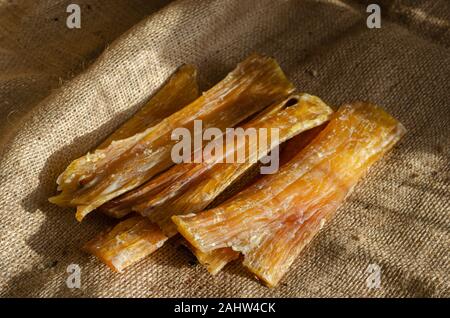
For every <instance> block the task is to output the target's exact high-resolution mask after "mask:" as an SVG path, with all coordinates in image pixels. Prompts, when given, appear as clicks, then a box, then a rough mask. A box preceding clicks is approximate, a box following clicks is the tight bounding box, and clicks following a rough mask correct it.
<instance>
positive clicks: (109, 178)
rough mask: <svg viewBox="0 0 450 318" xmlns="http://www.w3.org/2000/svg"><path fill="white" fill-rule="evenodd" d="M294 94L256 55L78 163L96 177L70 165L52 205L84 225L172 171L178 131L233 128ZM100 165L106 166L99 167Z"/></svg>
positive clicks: (270, 64) (265, 59)
mask: <svg viewBox="0 0 450 318" xmlns="http://www.w3.org/2000/svg"><path fill="white" fill-rule="evenodd" d="M292 91H293V85H292V84H291V83H290V82H289V81H288V80H287V79H286V77H285V75H284V74H283V72H282V70H281V69H280V67H279V66H278V64H277V63H276V62H275V60H274V59H272V58H269V57H264V56H259V55H256V54H255V55H252V56H250V57H249V58H247V59H246V60H245V61H243V62H242V63H240V64H239V65H238V66H237V68H236V69H235V70H234V71H232V72H231V73H230V74H228V76H227V77H226V78H225V79H224V80H222V81H221V82H220V83H218V84H217V85H216V86H214V87H213V88H211V89H210V90H209V91H207V92H205V93H203V95H202V96H201V97H199V98H198V99H196V100H195V101H194V102H192V103H191V104H189V105H188V106H186V107H184V108H183V109H181V110H180V111H178V112H176V113H175V114H173V115H171V116H169V117H167V118H165V119H164V120H162V121H161V122H160V123H159V124H157V125H155V126H153V127H151V128H148V129H147V130H145V131H144V132H142V133H138V134H137V135H134V136H132V137H129V138H127V139H124V140H120V141H117V142H113V143H111V145H110V146H108V147H107V148H105V149H102V150H97V151H96V152H95V153H94V154H92V155H91V154H88V155H86V156H84V157H82V158H80V159H77V160H76V161H84V162H86V165H87V166H88V168H86V169H82V170H83V172H84V171H86V170H88V171H90V172H92V173H90V174H89V176H87V177H86V176H84V175H80V174H79V172H78V171H73V170H72V167H73V165H71V166H69V170H72V171H70V173H67V172H64V173H63V175H62V177H60V178H58V184H59V187H60V189H61V190H62V193H61V194H60V195H58V196H56V197H53V198H51V199H50V201H51V202H52V203H55V204H60V205H68V206H76V207H77V213H76V218H77V220H79V221H81V220H82V219H83V218H84V217H85V216H86V215H87V214H88V213H89V212H91V211H92V210H94V209H96V208H97V207H99V206H101V205H102V204H104V203H105V202H108V201H109V200H111V199H114V198H116V197H118V196H119V195H121V194H123V193H125V192H128V191H130V190H133V189H134V188H136V187H138V186H139V185H141V184H143V183H144V182H146V181H148V180H149V179H150V178H152V177H153V176H155V175H156V174H158V173H160V172H161V171H163V170H165V169H167V168H169V167H170V166H172V165H173V161H172V159H171V149H172V146H173V145H174V144H175V143H176V141H175V140H172V138H171V135H172V132H173V130H174V129H175V128H186V129H188V131H190V132H191V135H192V131H193V126H194V120H202V124H203V128H208V127H217V128H219V129H225V128H226V127H233V126H235V125H236V124H238V123H239V122H241V121H242V120H244V119H245V118H247V117H249V116H251V115H253V114H254V113H256V112H258V111H260V110H262V109H264V108H265V107H267V106H269V105H271V104H272V103H274V102H275V101H277V100H280V99H281V98H284V97H286V96H287V95H288V94H289V93H291V92H292ZM99 161H101V162H102V163H103V164H102V165H100V167H99V164H98V162H99ZM75 166H77V164H75ZM72 177H74V178H75V179H76V180H77V182H75V183H74V180H73V178H72ZM67 185H70V186H67Z"/></svg>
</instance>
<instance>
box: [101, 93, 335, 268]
mask: <svg viewBox="0 0 450 318" xmlns="http://www.w3.org/2000/svg"><path fill="white" fill-rule="evenodd" d="M331 114H332V110H331V108H330V107H329V106H327V105H326V104H325V103H324V102H323V101H321V100H320V99H319V98H317V97H314V96H311V95H308V94H295V95H292V96H290V97H288V98H286V99H285V100H283V101H282V102H280V103H275V104H274V105H272V106H271V107H269V108H267V109H266V110H265V111H264V112H263V113H262V114H259V115H258V116H256V117H255V118H254V119H252V120H250V121H249V122H248V123H247V124H246V125H244V126H243V128H248V127H253V128H278V129H279V140H278V141H276V142H275V143H273V144H266V143H263V142H262V141H261V140H259V139H258V140H257V144H258V147H257V148H256V149H257V150H258V155H257V158H260V157H261V156H264V155H266V154H267V152H268V151H270V149H272V148H273V147H275V146H278V145H279V144H280V143H282V142H283V141H285V140H287V139H290V140H289V141H287V142H286V144H285V145H284V147H283V149H282V151H281V154H280V160H281V162H284V161H286V159H287V157H289V158H291V157H292V156H293V154H294V151H295V149H296V150H297V152H298V150H299V149H300V147H304V146H305V145H306V142H307V141H309V140H311V136H315V135H317V133H318V130H317V129H318V128H320V129H322V126H323V123H324V122H326V121H327V120H329V118H330V116H331ZM319 126H320V127H319ZM313 127H314V128H313ZM311 128H312V129H311ZM301 132H303V133H301ZM293 136H295V137H294V138H291V137H293ZM271 142H272V141H271ZM242 146H244V145H242ZM245 146H249V144H248V143H247V144H245ZM224 148H225V149H226V146H225V147H224ZM228 149H230V152H231V154H233V155H234V154H235V153H236V152H237V151H238V149H239V148H237V147H236V148H230V147H229V148H228ZM259 150H263V151H261V152H260V151H259ZM254 155H255V154H254ZM226 156H227V153H226V152H225V151H224V152H223V157H226ZM250 156H251V153H250V151H249V148H248V147H247V149H246V152H245V159H246V160H245V162H244V163H214V162H212V163H207V162H203V163H199V164H180V165H176V166H174V167H172V168H171V169H169V170H167V171H165V172H163V173H162V174H160V175H159V176H157V177H155V178H154V179H152V180H150V181H149V182H147V183H146V184H144V185H143V186H141V187H139V188H137V189H135V190H134V191H131V192H129V193H127V194H125V195H124V196H121V197H119V198H117V199H116V200H112V201H110V202H108V203H107V204H105V205H104V206H103V207H102V208H107V209H115V211H118V210H120V209H122V210H127V209H128V210H129V209H130V208H131V205H132V204H133V202H134V204H138V203H139V202H141V203H140V204H141V205H142V209H139V204H138V205H137V206H133V208H134V209H135V210H137V211H139V212H140V213H142V214H143V215H145V216H146V217H148V218H149V219H150V220H151V221H152V222H154V223H155V224H157V225H158V226H157V227H155V228H154V229H153V230H154V231H155V232H158V233H159V234H160V235H163V233H164V235H166V236H168V237H172V236H174V235H175V234H176V233H177V231H176V227H175V225H174V224H173V222H172V220H171V216H172V215H173V214H175V213H177V214H183V213H195V212H198V211H201V210H203V209H205V208H206V207H207V206H208V205H209V204H210V203H211V202H212V201H213V200H214V199H215V198H216V197H217V196H219V195H220V194H221V193H222V192H223V191H224V190H225V189H226V188H227V187H228V186H230V185H231V184H232V183H233V182H234V181H235V180H238V179H239V178H240V177H241V176H242V175H243V174H244V173H245V172H246V171H247V170H248V169H249V168H250V167H251V166H252V165H253V164H252V163H251V160H249V157H250ZM219 159H220V158H217V160H219ZM183 172H184V173H183ZM248 181H251V179H249V180H248ZM161 188H164V191H161ZM166 190H167V191H166ZM158 191H161V192H160V193H158V195H157V196H154V192H158ZM174 193H176V194H177V195H176V196H171V195H172V194H174ZM146 200H147V201H146ZM155 201H159V202H162V203H160V204H159V205H153V206H151V208H150V209H148V206H150V205H149V204H148V203H152V204H154V202H155ZM142 202H143V203H142ZM155 235H156V233H155ZM151 252H153V251H150V250H149V253H148V254H150V253H151ZM193 252H194V254H195V255H196V256H197V258H198V260H199V262H200V263H201V264H203V265H205V266H206V268H207V269H208V271H210V272H211V273H213V274H215V273H218V272H219V271H220V270H221V269H222V268H223V266H225V265H226V264H227V263H228V262H230V261H232V260H234V259H236V258H237V257H238V256H239V253H238V252H234V251H233V250H231V249H229V248H224V249H222V250H214V251H212V252H211V253H203V252H201V251H199V250H195V249H193Z"/></svg>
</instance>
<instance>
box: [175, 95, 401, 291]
mask: <svg viewBox="0 0 450 318" xmlns="http://www.w3.org/2000/svg"><path fill="white" fill-rule="evenodd" d="M404 133H405V129H404V127H403V126H402V125H401V124H400V123H399V122H398V121H397V120H395V119H394V118H393V117H391V116H390V115H389V114H387V113H386V112H384V111H383V110H382V109H380V108H379V107H377V106H375V105H372V104H368V103H354V104H350V105H344V106H342V107H341V108H340V109H339V110H338V112H337V113H336V114H335V115H334V116H333V118H332V120H331V121H330V123H329V124H328V125H327V126H326V127H325V129H324V130H323V131H322V132H321V133H320V134H319V135H318V136H317V137H316V138H315V139H314V140H313V141H312V142H311V143H310V144H309V145H308V146H307V147H306V148H305V149H303V150H302V151H301V152H300V153H298V154H297V155H296V156H295V157H294V158H293V159H291V160H290V161H289V162H288V163H287V164H286V165H284V166H283V167H282V168H281V169H280V171H279V173H278V174H276V175H269V176H265V177H264V178H262V179H261V180H260V181H259V182H256V183H255V184H254V185H252V186H251V187H249V188H247V189H246V190H244V191H242V192H241V193H239V194H238V195H237V196H236V197H234V198H233V200H230V201H227V202H225V203H224V204H223V205H220V206H218V207H216V208H214V209H211V210H208V211H204V212H201V213H198V214H197V215H186V216H176V217H173V218H172V219H173V220H174V222H175V223H176V225H177V228H178V230H179V232H180V233H181V234H182V235H183V236H184V237H185V238H186V239H187V240H188V241H189V243H190V244H192V245H193V246H194V247H195V248H197V249H200V250H201V251H202V252H208V251H212V250H215V249H218V248H224V247H232V248H233V250H235V251H240V252H242V253H243V254H244V256H245V257H247V255H249V257H250V258H251V257H254V259H252V261H248V262H247V261H244V263H245V264H246V265H247V266H248V267H249V268H250V270H252V271H253V272H255V274H257V275H259V277H260V278H261V279H262V280H263V281H266V283H267V284H268V285H270V286H274V285H276V284H277V283H278V281H279V278H280V277H281V276H282V275H283V274H284V273H285V271H286V270H287V268H288V267H289V265H290V262H291V260H292V259H293V258H292V257H291V254H293V253H292V252H295V253H297V254H298V253H299V252H300V250H299V249H292V247H293V246H296V245H298V242H297V243H296V242H295V237H296V235H295V234H296V233H293V232H292V231H287V232H283V231H286V229H289V226H290V224H291V223H292V224H295V225H296V226H295V225H292V228H294V229H297V228H301V227H302V226H303V225H304V224H308V223H306V222H305V221H306V220H308V219H310V220H314V219H315V218H316V217H317V215H320V214H316V213H318V211H324V210H323V209H330V210H329V211H328V212H326V213H333V212H334V211H335V210H336V209H337V208H338V207H339V205H340V204H341V202H342V201H343V200H344V198H345V197H346V196H347V195H348V194H349V193H350V192H351V190H352V188H353V187H354V186H355V184H356V183H357V181H358V180H359V179H360V177H361V176H362V175H364V173H365V172H366V171H367V169H368V168H369V167H370V166H371V165H372V164H373V163H374V162H375V161H376V160H378V159H379V158H380V157H381V156H382V155H383V154H384V153H385V152H386V151H388V150H389V149H390V148H391V147H393V145H394V144H395V143H396V142H397V141H398V140H399V139H400V138H401V136H402V135H403V134H404ZM324 213H325V212H324ZM315 214H316V216H314V215H315ZM311 222H312V221H311ZM286 224H287V225H286ZM280 231H281V232H280ZM313 232H314V233H315V232H316V231H315V230H314V231H313ZM274 233H278V235H276V234H275V235H274ZM280 233H281V234H280ZM282 233H285V234H283V235H282ZM280 238H285V239H284V240H282V241H281V242H279V243H276V242H277V241H276V240H279V239H280ZM272 243H273V244H272ZM277 244H278V245H277ZM264 246H266V247H265V248H264ZM273 246H279V248H277V249H276V253H277V254H276V255H275V253H266V254H264V255H266V259H261V260H260V257H256V256H254V255H255V253H262V252H261V250H260V249H262V250H263V251H266V250H267V249H270V247H273ZM284 249H286V250H284ZM287 250H289V251H291V253H285V252H286V251H287ZM297 254H295V255H297ZM283 255H285V256H284V257H283ZM286 255H289V257H286ZM255 260H256V261H255ZM271 261H272V262H273V264H272V263H270V262H271ZM258 262H261V264H266V265H265V266H263V265H261V267H260V265H258V264H259V263H258ZM255 264H256V265H255ZM267 264H268V265H267ZM272 265H273V266H272ZM267 272H268V273H270V275H265V274H264V273H267Z"/></svg>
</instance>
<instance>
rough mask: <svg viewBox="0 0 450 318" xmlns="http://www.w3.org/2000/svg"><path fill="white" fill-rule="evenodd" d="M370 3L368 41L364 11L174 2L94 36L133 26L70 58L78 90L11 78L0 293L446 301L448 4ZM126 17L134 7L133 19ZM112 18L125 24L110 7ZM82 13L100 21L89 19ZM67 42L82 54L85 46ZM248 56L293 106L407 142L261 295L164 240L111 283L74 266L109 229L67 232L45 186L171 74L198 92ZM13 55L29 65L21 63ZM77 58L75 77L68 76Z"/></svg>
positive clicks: (358, 7)
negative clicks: (401, 128)
mask: <svg viewBox="0 0 450 318" xmlns="http://www.w3.org/2000/svg"><path fill="white" fill-rule="evenodd" d="M60 2H61V3H62V4H61V7H63V4H64V3H65V2H64V1H60ZM380 2H381V5H382V17H383V18H382V27H381V29H368V28H367V26H366V20H365V19H366V15H367V14H366V13H365V4H366V2H365V1H359V2H358V1H281V0H280V1H255V2H252V1H228V2H226V3H224V2H222V1H205V2H204V4H203V5H198V4H196V2H194V1H176V2H174V3H171V4H169V5H167V6H165V7H164V8H162V9H160V10H159V11H157V12H156V13H155V14H153V15H151V16H149V17H147V18H145V19H143V20H142V21H141V22H139V23H138V20H139V17H143V14H144V12H143V13H142V16H139V14H138V13H136V12H135V14H130V15H132V18H131V17H130V16H128V15H127V14H124V15H123V17H122V18H123V19H124V20H127V19H128V20H127V21H117V23H118V24H120V25H122V29H121V31H115V32H112V31H111V32H107V33H108V34H109V35H108V36H109V39H110V40H111V39H113V38H114V37H115V36H118V35H119V34H120V33H122V32H123V31H125V30H126V28H127V27H130V26H131V25H133V24H136V25H134V26H133V27H132V28H131V29H130V30H129V31H128V32H126V33H125V34H123V35H122V36H120V37H119V38H118V39H117V40H116V41H115V42H114V43H112V44H111V45H109V46H108V47H107V49H106V50H104V52H103V53H102V54H101V55H100V56H99V57H98V58H96V59H95V61H93V62H92V63H91V60H93V58H94V57H96V55H97V54H94V53H92V56H90V55H89V54H87V53H85V52H81V53H79V54H80V56H82V58H81V59H75V58H73V59H72V60H71V65H72V66H71V68H74V69H77V70H78V71H77V72H75V73H77V74H78V75H76V76H74V77H70V80H67V81H66V82H65V83H64V84H63V85H62V87H61V88H59V89H55V90H51V88H48V87H47V85H50V84H48V82H47V81H48V77H45V76H43V77H42V78H37V79H35V81H36V82H37V84H36V86H35V88H36V89H35V91H33V92H30V93H28V92H26V90H24V89H22V90H21V89H19V88H18V87H16V86H11V85H13V84H14V83H16V82H17V81H19V80H20V79H21V78H22V77H26V79H27V80H28V77H27V74H28V73H27V72H26V70H28V68H31V67H32V66H34V65H35V63H34V62H30V61H31V60H30V61H27V63H29V65H28V64H24V66H23V70H22V71H23V72H24V73H21V74H20V76H18V77H17V78H16V77H15V75H16V71H14V72H13V70H14V68H11V69H12V71H11V73H10V74H9V75H8V76H5V77H4V78H1V77H0V80H1V82H0V83H1V84H0V85H1V86H0V96H10V95H11V96H12V95H14V96H12V97H11V96H10V100H9V102H10V103H12V104H10V103H9V104H8V105H5V106H3V105H2V106H1V107H2V111H3V112H4V113H5V114H6V113H9V112H10V111H11V110H14V109H15V108H16V107H17V108H18V109H20V111H18V112H17V114H18V115H17V118H15V119H13V120H12V121H9V120H8V119H6V118H5V119H6V120H3V119H2V121H0V124H1V127H0V128H2V130H4V131H6V132H7V133H6V135H5V136H6V137H4V138H3V143H2V144H1V147H2V150H1V151H2V156H1V161H0V175H1V178H0V183H1V196H0V203H1V206H2V209H1V211H2V214H3V215H2V224H1V233H0V235H1V238H0V239H1V243H2V247H1V253H2V254H1V256H2V261H1V263H0V270H1V275H2V276H1V280H0V284H1V285H0V286H1V294H2V295H4V296H8V297H11V296H28V297H36V296H41V297H42V296H43V297H70V296H75V297H97V296H100V297H109V296H127V297H156V296H165V297H177V296H184V297H208V296H219V297H220V296H222V297H234V296H237V297H269V296H273V297H304V296H306V297H308V296H330V297H337V296H363V297H374V296H398V297H418V296H424V297H439V296H449V295H450V286H449V283H448V279H447V278H448V275H449V273H450V268H449V267H450V266H449V260H448V248H449V238H450V235H449V228H450V226H449V225H450V224H449V216H450V207H449V206H450V203H449V193H450V192H449V188H450V187H449V181H450V179H449V171H450V165H449V158H448V154H449V150H450V149H449V148H450V143H449V137H450V133H449V127H450V114H449V112H450V108H449V105H448V101H449V97H450V96H449V93H448V92H449V88H450V87H449V86H450V84H449V74H450V69H449V68H450V67H449V65H450V64H449V62H450V55H449V48H448V47H449V44H450V41H449V39H450V34H449V31H448V30H449V27H448V26H449V23H450V5H449V4H448V3H447V2H446V1H434V2H430V1H415V2H414V5H412V4H410V2H408V1H394V2H390V1H380ZM86 3H87V1H86ZM383 4H384V5H383ZM140 5H141V6H143V7H144V4H140ZM118 6H119V5H118ZM56 7H57V8H60V7H58V6H56ZM112 7H114V6H112ZM138 7H139V1H135V3H134V4H133V9H134V10H137V8H138ZM120 8H121V10H125V11H126V10H127V9H126V6H125V5H124V4H121V7H120ZM35 9H36V10H39V5H36V8H35ZM50 9H51V8H50ZM93 9H94V12H95V13H96V14H100V16H101V12H102V11H101V9H102V8H101V6H100V7H95V8H93ZM111 10H113V9H111ZM146 10H147V11H146ZM138 11H139V10H137V12H138ZM143 11H146V13H149V12H151V10H150V8H146V9H145V10H143ZM103 14H105V15H106V14H107V13H105V12H103ZM111 19H112V17H111ZM115 19H116V20H117V19H119V20H120V18H118V16H117V15H115ZM133 19H134V20H133ZM103 21H104V22H103V23H104V25H105V27H106V28H107V27H108V26H109V27H112V26H113V25H115V23H112V22H111V21H110V20H108V18H107V17H106V16H105V17H104V20H103ZM108 21H109V22H108ZM119 22H120V23H119ZM36 23H37V22H36ZM98 23H100V22H98ZM108 23H109V24H108ZM98 28H100V25H98ZM97 31H98V30H97ZM66 32H67V31H66ZM84 32H89V31H86V30H85V31H84ZM93 32H94V31H93ZM105 32H106V31H105ZM69 34H70V33H68V35H67V37H70V36H73V35H69ZM23 36H24V35H23ZM50 40H53V41H54V40H55V39H49V41H50ZM77 40H78V41H80V45H86V47H89V44H88V43H90V42H91V38H90V37H85V39H83V38H79V39H77ZM30 41H32V39H30ZM66 41H68V40H66ZM85 42H87V43H85ZM106 42H108V41H105V43H106ZM82 43H83V44H82ZM94 47H98V44H96V45H93V44H92V43H91V46H90V48H91V49H90V50H92V52H97V51H96V50H99V49H98V48H97V49H95V48H94ZM66 49H70V46H67V48H66ZM255 51H256V52H260V53H265V54H268V55H271V56H274V57H275V58H276V59H277V60H278V61H279V63H280V64H281V66H282V68H283V69H284V70H285V72H286V73H287V75H288V76H289V78H290V79H291V80H292V81H293V82H294V83H295V85H296V86H297V87H298V89H299V91H304V92H308V93H310V94H314V95H318V96H320V97H321V98H323V99H324V100H325V101H326V102H328V103H329V104H330V105H332V106H334V107H337V106H338V105H340V104H342V103H344V102H350V101H355V100H368V101H372V102H375V103H377V104H379V105H381V106H383V107H384V108H385V109H387V110H388V111H389V112H390V113H391V114H393V115H394V116H395V117H396V118H398V119H399V120H400V121H401V122H402V123H403V124H404V125H405V126H406V128H407V129H408V134H407V135H406V136H405V137H404V139H403V140H402V141H401V142H400V144H399V145H398V146H397V147H396V148H395V149H394V150H393V151H392V152H391V153H390V154H389V155H387V156H386V157H385V158H384V159H383V160H382V161H381V162H380V163H378V164H376V166H375V167H374V168H373V169H372V170H371V171H370V173H369V174H368V176H367V177H366V178H365V179H364V180H363V181H362V182H361V183H360V184H359V185H358V186H357V187H356V189H355V191H354V193H353V194H352V195H351V196H350V197H349V198H348V200H347V202H346V203H345V204H344V205H343V206H342V207H341V208H340V209H339V211H338V214H337V215H336V217H335V219H334V220H333V221H332V222H330V224H328V225H327V226H326V227H325V228H324V230H323V231H322V232H321V233H320V234H319V235H318V237H317V238H316V239H315V240H314V241H313V242H312V243H311V244H310V246H309V247H308V248H307V249H306V250H305V251H304V252H303V253H302V254H301V255H300V256H299V257H298V259H297V260H296V261H295V263H294V264H293V265H292V267H291V269H290V271H289V273H288V274H287V275H286V276H285V277H284V279H283V282H282V283H281V284H280V286H279V287H277V288H275V289H268V288H265V287H263V286H262V285H261V284H259V283H258V282H257V281H256V280H254V279H253V278H252V277H251V275H249V274H248V273H247V272H246V271H245V270H244V269H243V268H242V267H241V265H240V264H239V263H234V264H231V265H230V266H228V267H226V268H225V270H224V271H223V272H222V273H220V274H219V275H217V276H215V277H211V276H210V275H209V274H208V273H207V272H206V271H205V270H204V269H203V268H201V266H199V265H195V263H194V262H193V257H192V256H191V255H190V254H189V253H187V252H186V251H185V250H183V249H182V248H180V247H179V246H178V244H177V242H176V240H171V241H170V242H169V243H168V244H166V245H165V246H164V247H163V248H162V249H160V250H159V251H157V252H156V253H155V254H153V255H151V256H150V257H148V258H147V259H145V260H144V261H142V262H140V263H139V264H137V265H136V266H133V267H132V268H130V270H128V271H127V272H126V273H125V274H122V275H118V274H115V273H112V272H111V271H109V270H108V269H107V268H106V266H104V265H103V264H101V263H100V262H98V261H96V260H95V259H94V258H92V257H90V256H87V255H85V254H83V253H82V252H81V251H80V250H79V247H80V245H82V244H83V243H84V242H86V241H87V240H88V239H90V238H91V237H93V236H94V235H95V234H96V233H97V232H98V231H100V230H102V229H104V228H105V227H107V226H108V225H111V224H113V221H112V220H109V219H107V218H106V217H104V216H102V215H99V214H96V213H92V215H90V216H88V218H87V219H86V220H85V221H83V223H81V224H79V223H77V222H76V221H75V218H74V211H72V210H70V209H61V208H58V207H55V206H53V205H51V204H49V203H47V198H48V197H49V196H50V195H52V194H54V193H55V188H56V186H55V179H56V177H57V175H58V174H59V173H60V172H61V171H62V170H64V168H65V167H66V165H67V164H68V163H69V162H70V161H71V160H73V159H74V158H77V157H78V156H80V155H82V154H84V153H85V152H86V151H88V150H89V149H92V148H93V147H94V146H95V145H96V144H98V143H99V141H101V140H102V139H103V138H104V137H106V136H107V135H108V134H109V133H110V132H111V131H113V130H114V128H115V127H117V125H118V124H120V123H121V122H122V121H123V120H124V119H125V118H127V117H128V116H129V115H130V114H131V113H132V112H133V111H134V110H135V109H137V107H139V106H140V105H142V103H144V102H145V101H146V100H147V99H148V98H149V97H150V96H151V94H152V93H153V92H154V91H155V90H156V89H157V88H158V87H159V86H160V85H161V83H162V82H163V81H164V80H165V79H166V78H167V77H168V76H169V75H170V74H171V73H172V72H173V71H174V70H175V69H176V67H178V66H179V65H181V64H183V63H194V64H196V65H197V66H198V67H199V70H200V82H201V86H202V87H203V88H204V89H207V88H208V87H210V86H212V85H213V84H214V83H215V82H217V81H218V80H220V79H221V78H222V77H223V76H225V74H226V73H227V72H228V71H230V70H231V69H232V68H233V67H234V66H235V65H236V63H238V62H239V61H240V60H242V59H243V58H245V57H246V56H247V55H248V54H250V53H251V52H255ZM39 52H40V51H39ZM57 53H58V52H53V51H49V52H48V57H47V56H46V54H41V55H39V61H41V62H42V65H43V66H42V68H44V69H46V70H47V69H48V70H53V68H52V67H54V69H58V70H59V72H60V73H59V74H58V76H65V75H67V73H68V72H70V68H69V67H68V68H65V69H64V68H61V69H59V68H58V67H56V66H54V63H53V62H52V61H53V60H52V58H54V55H55V54H57ZM28 54H29V55H31V56H33V50H32V48H31V49H30V52H29V53H28ZM59 54H62V53H61V52H59ZM67 54H69V52H68V53H67ZM82 59H87V60H89V61H88V64H90V65H89V66H88V67H86V69H85V71H83V72H80V70H81V69H83V68H82V67H81V66H80V60H82ZM5 61H6V58H5ZM46 61H49V63H50V66H48V67H47V68H45V67H46V66H45V62H46ZM2 62H3V61H2ZM52 63H53V64H52ZM5 65H8V64H7V63H5ZM17 65H19V63H18V62H17V61H16V63H15V64H14V66H16V68H17V67H18V66H17ZM52 65H53V66H52ZM44 73H45V72H44ZM27 83H28V82H27ZM19 86H20V85H19ZM27 94H28V95H27ZM16 95H17V96H16ZM47 95H48V96H47ZM44 97H45V99H44ZM3 107H4V108H3ZM19 115H20V116H19ZM9 119H11V118H9ZM11 123H13V124H11ZM4 128H6V129H4ZM73 263H74V264H79V265H80V267H81V270H82V271H81V281H82V284H81V288H80V289H69V288H67V286H66V284H65V280H66V278H67V276H68V274H67V273H66V268H67V266H68V265H69V264H73ZM369 264H377V265H379V266H380V268H381V287H380V288H379V289H369V288H368V287H367V284H366V280H367V278H368V276H369V274H368V273H367V272H366V270H367V268H368V266H369Z"/></svg>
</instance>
